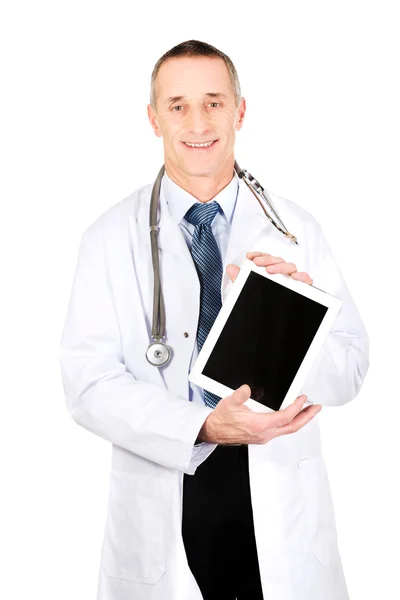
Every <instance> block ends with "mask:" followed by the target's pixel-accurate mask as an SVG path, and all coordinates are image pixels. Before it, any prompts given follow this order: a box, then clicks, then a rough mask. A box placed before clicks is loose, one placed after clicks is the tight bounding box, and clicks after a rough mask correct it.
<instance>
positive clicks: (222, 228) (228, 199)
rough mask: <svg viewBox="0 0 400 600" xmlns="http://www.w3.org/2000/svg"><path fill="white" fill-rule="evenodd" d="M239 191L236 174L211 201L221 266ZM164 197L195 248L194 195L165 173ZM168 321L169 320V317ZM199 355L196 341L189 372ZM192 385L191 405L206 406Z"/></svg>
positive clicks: (163, 183) (214, 231)
mask: <svg viewBox="0 0 400 600" xmlns="http://www.w3.org/2000/svg"><path fill="white" fill-rule="evenodd" d="M238 191H239V177H238V175H237V173H236V171H235V173H234V176H233V177H232V179H231V181H230V182H229V183H228V185H227V186H226V187H224V189H223V190H221V191H220V192H219V193H218V194H217V195H216V196H215V197H214V198H211V199H210V201H212V200H215V201H216V202H218V204H219V206H220V208H219V211H218V212H217V214H216V215H215V217H214V219H213V222H212V224H211V229H212V232H213V234H214V237H215V240H216V242H217V246H218V249H219V251H220V253H221V260H222V263H223V262H224V258H225V253H226V249H227V246H228V239H229V232H230V227H231V223H232V218H233V213H234V211H235V206H236V201H237V195H238ZM161 194H163V196H164V198H165V199H166V201H167V205H168V210H169V212H170V215H171V217H172V218H173V219H174V221H175V222H176V223H178V225H179V226H180V228H181V231H182V234H183V236H184V238H185V240H186V243H187V245H188V248H189V250H190V248H191V245H192V237H193V233H194V229H195V226H194V225H193V224H192V223H189V221H187V220H186V219H185V214H186V213H187V211H188V210H189V208H190V207H191V206H192V205H193V204H194V203H196V202H197V203H199V204H200V201H199V200H197V198H195V197H194V196H192V194H190V193H189V192H187V191H186V190H184V189H183V188H181V187H180V186H179V185H178V184H176V183H175V182H174V181H172V179H171V178H170V177H168V175H167V173H166V172H164V176H163V178H162V181H161V188H160V195H161ZM166 320H168V315H167V318H166ZM198 354H199V352H198V349H197V339H196V340H195V342H194V348H193V354H192V359H191V362H190V367H189V372H190V371H191V369H192V366H193V365H194V362H195V360H196V358H197V356H198ZM188 385H189V400H190V401H191V402H199V403H201V404H204V400H203V389H202V388H200V387H198V386H197V385H195V384H192V383H190V382H189V381H188Z"/></svg>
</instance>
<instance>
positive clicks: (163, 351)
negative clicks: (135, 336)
mask: <svg viewBox="0 0 400 600" xmlns="http://www.w3.org/2000/svg"><path fill="white" fill-rule="evenodd" d="M164 171H165V166H164V165H163V166H162V167H161V169H160V172H159V173H158V176H157V179H156V180H155V182H154V185H153V189H152V192H151V201H150V243H151V256H152V260H153V273H154V296H153V323H152V328H151V337H152V339H153V340H154V341H153V342H151V343H150V344H149V347H148V348H147V351H146V358H147V360H148V361H149V363H150V364H152V365H154V366H155V367H162V366H163V365H165V364H167V362H168V361H169V360H170V359H171V349H170V348H169V347H168V346H167V344H165V343H164V342H162V341H161V340H164V339H165V307H164V300H163V295H162V290H161V280H160V263H159V256H158V245H157V234H158V232H159V230H160V228H159V226H158V225H157V208H158V203H159V198H160V187H161V179H162V177H163V175H164ZM235 171H236V173H237V174H238V177H239V178H240V179H243V181H244V182H245V183H246V185H247V187H248V188H249V189H250V191H251V192H252V193H253V195H254V197H255V198H256V200H257V201H258V202H259V204H260V206H261V208H262V209H263V211H264V213H265V215H266V216H267V217H268V219H269V220H270V221H271V223H272V224H273V225H274V226H275V227H276V228H277V229H278V230H279V231H280V232H281V233H283V235H284V236H285V237H287V238H288V239H289V240H290V241H291V242H293V243H294V244H297V243H298V242H297V239H296V237H295V236H294V235H292V234H291V233H289V231H288V230H287V228H286V227H285V225H284V224H283V222H282V220H281V219H280V218H279V216H278V214H277V213H276V211H275V209H274V207H273V205H272V202H271V199H270V198H269V196H268V194H267V192H266V191H265V190H264V188H263V187H262V186H261V185H260V183H259V182H258V181H257V179H255V178H254V177H253V176H252V175H250V173H249V172H248V171H246V170H245V169H240V167H239V165H238V164H237V162H236V161H235ZM261 198H262V199H263V200H264V203H263V202H262V201H261Z"/></svg>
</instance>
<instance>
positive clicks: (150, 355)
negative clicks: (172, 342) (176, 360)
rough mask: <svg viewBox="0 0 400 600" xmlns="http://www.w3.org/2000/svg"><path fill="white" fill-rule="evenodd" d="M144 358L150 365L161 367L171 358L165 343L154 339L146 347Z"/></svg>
mask: <svg viewBox="0 0 400 600" xmlns="http://www.w3.org/2000/svg"><path fill="white" fill-rule="evenodd" d="M146 358H147V360H148V361H149V363H150V364H151V365H154V366H155V367H161V366H162V365H165V364H167V362H168V361H169V359H170V358H171V351H170V349H169V348H168V346H167V345H166V344H164V343H163V342H159V341H156V342H153V343H152V344H150V345H149V347H148V348H147V352H146Z"/></svg>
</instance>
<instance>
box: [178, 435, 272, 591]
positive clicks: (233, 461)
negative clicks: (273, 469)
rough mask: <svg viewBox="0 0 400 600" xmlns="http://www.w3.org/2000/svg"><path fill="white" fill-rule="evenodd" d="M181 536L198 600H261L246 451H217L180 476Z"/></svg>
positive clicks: (238, 448) (233, 448)
mask: <svg viewBox="0 0 400 600" xmlns="http://www.w3.org/2000/svg"><path fill="white" fill-rule="evenodd" d="M182 536H183V542H184V545H185V550H186V555H187V559H188V563H189V567H190V570H191V571H192V573H193V575H194V577H195V579H196V581H197V583H198V585H199V588H200V590H201V593H202V595H203V600H263V594H262V588H261V581H260V572H259V566H258V557H257V548H256V544H255V538H254V524H253V511H252V506H251V497H250V484H249V461H248V446H247V445H243V446H217V447H216V448H215V450H214V451H213V452H212V453H211V455H210V456H209V457H208V458H207V459H206V460H205V461H204V462H203V463H202V464H201V465H200V466H199V467H198V468H197V470H196V472H195V474H194V475H186V474H185V475H184V479H183V518H182Z"/></svg>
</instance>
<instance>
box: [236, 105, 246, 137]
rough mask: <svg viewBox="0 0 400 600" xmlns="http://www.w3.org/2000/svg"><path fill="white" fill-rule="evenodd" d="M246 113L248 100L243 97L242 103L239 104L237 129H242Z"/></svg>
mask: <svg viewBox="0 0 400 600" xmlns="http://www.w3.org/2000/svg"><path fill="white" fill-rule="evenodd" d="M245 114H246V100H245V99H244V98H241V99H240V104H239V106H238V116H237V119H236V131H240V129H242V127H243V121H244V115H245Z"/></svg>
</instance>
